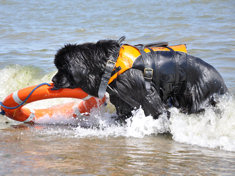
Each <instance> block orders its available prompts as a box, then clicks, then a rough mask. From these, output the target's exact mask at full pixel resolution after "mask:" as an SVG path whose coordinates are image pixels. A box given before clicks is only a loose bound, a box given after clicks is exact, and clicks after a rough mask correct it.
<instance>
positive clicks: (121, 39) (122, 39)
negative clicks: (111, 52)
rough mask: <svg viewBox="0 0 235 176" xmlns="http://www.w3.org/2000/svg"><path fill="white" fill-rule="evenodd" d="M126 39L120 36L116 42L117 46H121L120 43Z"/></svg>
mask: <svg viewBox="0 0 235 176" xmlns="http://www.w3.org/2000/svg"><path fill="white" fill-rule="evenodd" d="M125 39H126V37H125V36H122V37H121V38H120V39H118V40H117V42H118V44H119V45H121V44H122V42H123V41H124V40H125Z"/></svg>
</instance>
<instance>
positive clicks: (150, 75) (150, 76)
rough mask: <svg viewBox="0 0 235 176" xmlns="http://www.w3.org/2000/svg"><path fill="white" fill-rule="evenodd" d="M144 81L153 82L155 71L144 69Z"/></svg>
mask: <svg viewBox="0 0 235 176" xmlns="http://www.w3.org/2000/svg"><path fill="white" fill-rule="evenodd" d="M144 79H148V80H152V79H153V69H152V68H144Z"/></svg>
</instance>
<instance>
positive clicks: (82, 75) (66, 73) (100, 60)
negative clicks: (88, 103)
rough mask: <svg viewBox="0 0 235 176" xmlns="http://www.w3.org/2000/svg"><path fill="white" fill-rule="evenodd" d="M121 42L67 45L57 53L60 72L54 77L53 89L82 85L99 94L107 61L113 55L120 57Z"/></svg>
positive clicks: (91, 92)
mask: <svg viewBox="0 0 235 176" xmlns="http://www.w3.org/2000/svg"><path fill="white" fill-rule="evenodd" d="M120 43H121V41H120V39H119V40H118V41H116V40H100V41H98V42H97V43H85V44H80V45H76V44H68V45H65V46H64V47H63V48H61V49H60V50H58V52H57V53H56V55H55V59H54V64H55V66H56V68H57V69H58V72H57V73H56V74H55V76H54V77H53V78H52V82H53V83H54V88H53V89H60V88H77V87H80V88H82V89H83V90H84V91H86V92H87V93H88V94H90V95H93V96H98V89H99V85H100V81H101V77H102V75H103V74H104V70H105V66H106V62H107V60H108V58H109V57H110V56H111V55H112V56H113V57H118V55H119V50H120Z"/></svg>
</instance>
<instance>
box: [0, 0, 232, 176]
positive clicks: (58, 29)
mask: <svg viewBox="0 0 235 176" xmlns="http://www.w3.org/2000/svg"><path fill="white" fill-rule="evenodd" d="M234 9H235V1H233V0H223V1H221V0H220V1H219V0H215V1H206V0H201V1H200V0H199V1H193V0H191V1H190V0H183V1H173V2H172V1H163V2H162V1H161V2H157V1H153V0H151V1H148V2H147V3H146V2H145V1H141V0H137V1H122V0H120V1H100V2H99V3H97V2H96V1H94V0H90V1H62V2H61V1H58V2H57V1H51V0H47V1H23V2H21V1H16V0H15V1H14V0H12V1H10V0H0V11H1V13H0V82H1V84H0V100H3V99H4V98H5V97H6V96H7V95H8V94H10V93H12V92H14V91H16V90H18V89H21V88H24V87H27V86H30V85H35V84H39V83H42V82H50V80H51V78H52V76H53V75H54V74H55V72H56V69H55V67H54V65H53V57H54V54H55V53H56V51H57V50H58V49H59V48H60V47H62V46H63V45H64V44H66V43H83V42H96V41H97V40H99V39H118V38H119V37H121V36H122V35H125V36H126V37H127V39H126V42H127V43H129V44H137V43H150V42H156V41H168V42H169V43H170V44H180V43H186V44H187V48H188V52H189V54H192V55H195V56H198V57H201V58H203V59H204V60H205V61H207V62H208V63H210V64H212V65H213V66H214V67H215V68H216V69H217V70H218V71H219V72H220V73H221V75H222V76H223V78H224V80H225V82H226V84H227V86H228V88H229V91H230V94H229V96H227V97H223V98H222V99H221V102H220V104H219V105H218V106H219V108H220V110H221V112H220V113H216V112H215V111H214V110H213V109H212V108H208V109H207V110H206V112H205V113H204V114H199V115H190V116H188V115H185V114H181V113H179V112H178V111H177V109H174V108H173V109H171V114H172V117H171V119H170V120H168V119H167V118H166V117H165V116H164V115H163V116H162V117H161V118H160V119H158V120H153V119H152V117H150V116H148V117H146V116H144V114H143V111H142V110H141V109H138V110H136V111H134V112H133V116H132V117H131V119H128V120H127V124H126V125H125V126H119V125H116V124H115V123H114V122H113V121H112V119H111V116H112V114H113V113H115V112H114V111H113V108H111V107H110V105H109V106H108V107H105V108H102V109H100V110H94V112H93V113H92V115H91V117H89V119H87V120H86V119H85V120H77V121H72V120H71V121H70V120H69V121H64V120H62V119H61V117H59V116H58V117H55V119H53V120H50V119H47V118H45V119H43V120H41V121H38V124H37V125H34V126H31V125H26V124H20V123H18V122H15V121H12V120H9V119H7V118H6V117H5V116H2V115H0V158H1V160H0V175H82V174H87V175H234V174H235V169H234V165H235V110H234V107H235V98H234V97H233V96H234V95H235V78H234V75H235V57H234V55H235V37H234V36H235V19H234V15H235V10H234ZM69 101H73V99H66V100H65V99H59V100H50V101H49V100H46V101H42V102H36V103H32V104H30V105H29V107H30V108H40V107H49V106H51V105H55V104H58V103H59V104H61V103H66V102H69ZM163 132H165V133H167V134H165V135H162V134H160V133H163ZM169 133H171V135H170V134H169Z"/></svg>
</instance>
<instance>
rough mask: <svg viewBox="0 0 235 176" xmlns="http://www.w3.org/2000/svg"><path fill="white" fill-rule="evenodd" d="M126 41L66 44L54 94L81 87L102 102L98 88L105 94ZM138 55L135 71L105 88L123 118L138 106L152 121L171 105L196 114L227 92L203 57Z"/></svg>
mask: <svg viewBox="0 0 235 176" xmlns="http://www.w3.org/2000/svg"><path fill="white" fill-rule="evenodd" d="M123 39H124V38H121V39H119V40H118V41H116V40H100V41H98V42H97V43H85V44H81V45H76V44H74V45H72V44H68V45H65V47H63V48H61V49H60V50H59V51H58V52H57V54H56V55H55V60H54V63H55V66H56V67H57V69H58V72H57V73H56V75H55V76H54V77H53V79H52V81H53V83H54V89H59V88H76V87H80V88H82V89H83V90H84V91H86V92H87V93H88V94H90V95H93V96H96V97H98V94H99V93H100V92H99V90H100V89H102V90H101V92H102V91H103V92H104V91H106V86H107V80H108V79H109V74H111V71H112V70H113V66H114V65H112V64H111V65H110V63H112V62H115V61H116V58H118V56H119V51H120V47H121V46H122V45H121V42H122V41H123ZM140 52H141V55H140V56H139V57H138V58H137V59H136V61H135V63H134V64H133V67H132V68H130V69H128V70H126V71H125V72H124V73H122V74H121V75H119V76H118V77H117V78H116V79H115V80H114V81H113V82H112V83H110V84H109V85H108V86H107V92H108V93H109V94H110V101H111V103H112V104H114V105H115V107H116V110H117V114H118V116H119V117H120V118H127V117H129V116H130V115H131V111H132V110H133V109H134V108H135V107H137V108H138V107H140V106H141V107H142V108H143V110H144V112H145V114H146V115H149V114H151V115H152V116H153V117H154V118H157V117H158V116H159V115H160V114H162V113H164V112H167V109H168V108H169V107H172V106H173V107H177V108H179V109H180V110H181V111H182V112H185V113H189V114H190V113H197V112H200V111H202V110H203V107H205V106H206V105H215V103H216V100H215V97H216V96H217V95H222V94H225V93H226V92H227V87H226V85H225V83H224V81H223V79H222V77H221V76H220V74H219V73H218V72H217V71H216V70H215V68H213V67H212V66H211V65H209V64H207V63H206V62H204V61H203V60H201V59H199V58H196V57H193V56H190V55H188V54H185V53H183V52H176V51H172V50H171V51H151V52H149V53H145V52H143V50H141V48H140ZM144 59H146V60H147V61H143V60H144ZM144 62H146V63H144ZM146 68H147V69H146ZM112 74H113V73H112ZM105 80H106V81H105ZM101 87H102V88H101ZM101 94H102V93H101Z"/></svg>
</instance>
